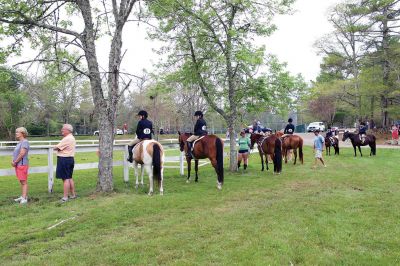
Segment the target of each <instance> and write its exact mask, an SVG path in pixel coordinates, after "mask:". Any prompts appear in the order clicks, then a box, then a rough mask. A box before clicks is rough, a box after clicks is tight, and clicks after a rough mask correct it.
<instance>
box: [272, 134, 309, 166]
mask: <svg viewBox="0 0 400 266" xmlns="http://www.w3.org/2000/svg"><path fill="white" fill-rule="evenodd" d="M276 135H277V136H278V137H281V139H282V154H283V156H284V157H285V163H287V157H288V151H289V150H294V163H293V164H296V161H297V149H299V157H300V161H301V163H302V164H303V163H304V160H303V139H302V138H301V137H300V136H297V135H286V136H285V137H283V138H282V136H283V133H282V132H277V133H276Z"/></svg>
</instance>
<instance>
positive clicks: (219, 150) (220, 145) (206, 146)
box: [178, 131, 224, 189]
mask: <svg viewBox="0 0 400 266" xmlns="http://www.w3.org/2000/svg"><path fill="white" fill-rule="evenodd" d="M178 135H179V138H178V141H179V147H180V150H181V152H183V151H184V152H185V153H186V154H187V145H186V140H187V139H188V138H189V137H190V136H191V135H192V134H190V133H180V132H179V131H178ZM192 154H193V156H194V158H193V159H194V163H195V168H194V169H195V172H196V179H195V182H198V179H199V176H198V170H199V159H205V158H208V159H210V161H211V164H212V166H213V167H214V169H215V172H216V173H217V180H218V181H217V188H218V189H221V188H222V185H223V183H224V142H223V141H222V140H221V139H220V138H219V137H217V136H215V135H206V136H204V137H203V138H201V139H200V140H198V141H196V142H195V144H194V147H193V151H192ZM191 161H192V157H191V156H186V162H187V167H188V176H187V182H189V181H190V170H191Z"/></svg>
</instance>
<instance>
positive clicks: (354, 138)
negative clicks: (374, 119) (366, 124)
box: [342, 132, 376, 157]
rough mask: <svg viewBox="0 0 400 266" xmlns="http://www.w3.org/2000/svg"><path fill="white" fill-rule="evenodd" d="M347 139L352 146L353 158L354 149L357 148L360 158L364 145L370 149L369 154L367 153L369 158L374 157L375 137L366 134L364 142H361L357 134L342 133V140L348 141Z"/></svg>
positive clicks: (355, 151)
mask: <svg viewBox="0 0 400 266" xmlns="http://www.w3.org/2000/svg"><path fill="white" fill-rule="evenodd" d="M348 138H349V139H350V141H351V144H352V145H353V148H354V157H357V150H356V147H358V150H359V151H360V155H361V156H362V153H361V146H366V145H369V147H370V148H371V152H370V153H369V156H371V155H376V137H375V136H374V135H370V134H368V135H367V136H366V137H365V141H364V142H361V140H360V136H359V135H358V134H356V133H350V132H344V134H343V139H342V140H343V141H346V139H348Z"/></svg>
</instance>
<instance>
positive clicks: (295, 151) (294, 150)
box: [293, 149, 297, 165]
mask: <svg viewBox="0 0 400 266" xmlns="http://www.w3.org/2000/svg"><path fill="white" fill-rule="evenodd" d="M293 153H294V163H293V164H294V165H296V161H297V149H293Z"/></svg>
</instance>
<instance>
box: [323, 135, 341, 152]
mask: <svg viewBox="0 0 400 266" xmlns="http://www.w3.org/2000/svg"><path fill="white" fill-rule="evenodd" d="M331 146H332V147H333V148H334V149H335V155H336V154H337V155H339V139H338V138H336V137H325V148H326V155H329V156H331Z"/></svg>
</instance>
